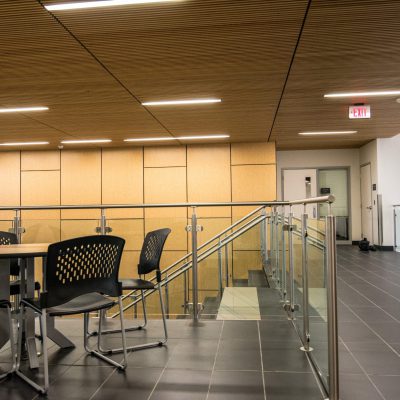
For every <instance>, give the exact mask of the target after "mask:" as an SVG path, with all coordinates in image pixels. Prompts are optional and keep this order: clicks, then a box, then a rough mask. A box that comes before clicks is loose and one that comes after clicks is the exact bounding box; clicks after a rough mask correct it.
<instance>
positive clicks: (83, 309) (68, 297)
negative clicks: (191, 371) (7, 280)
mask: <svg viewBox="0 0 400 400" xmlns="http://www.w3.org/2000/svg"><path fill="white" fill-rule="evenodd" d="M124 244H125V240H124V239H122V238H119V237H116V236H105V235H96V236H86V237H81V238H76V239H71V240H65V241H63V242H59V243H53V244H51V245H50V246H49V250H48V255H47V263H46V270H45V278H46V279H45V283H46V285H45V290H44V291H43V292H42V293H40V297H39V298H38V299H23V300H22V301H21V313H20V318H21V319H20V326H22V323H23V316H24V313H25V308H26V307H29V308H31V309H33V310H34V311H36V312H37V313H39V314H40V324H41V328H42V335H43V364H44V386H43V387H42V386H39V385H38V384H37V383H35V382H33V381H32V380H31V379H29V378H28V377H27V376H26V375H24V374H23V372H22V371H21V370H20V362H21V339H22V329H20V330H19V334H18V357H17V369H16V373H17V375H18V376H20V377H21V378H22V379H23V380H25V381H26V382H27V383H29V384H30V385H31V386H32V387H34V388H35V389H36V390H38V391H40V392H41V393H46V392H47V390H48V388H49V371H48V358H47V326H46V317H47V316H54V317H56V316H64V315H74V314H84V346H85V350H86V351H87V352H88V353H90V354H91V355H93V356H96V357H99V358H101V359H102V360H104V361H106V362H108V363H109V364H111V365H113V366H116V367H118V368H119V369H125V368H126V365H127V349H126V339H125V329H124V319H123V308H122V300H121V296H122V285H121V283H120V282H119V281H118V272H119V266H120V261H121V255H122V251H123V248H124ZM109 296H110V297H109ZM111 297H118V302H117V301H116V300H114V299H112V298H111ZM116 304H118V305H119V311H120V323H121V334H122V349H123V353H124V359H123V362H122V363H118V362H116V361H114V360H112V359H110V358H109V357H106V356H104V355H103V354H101V353H100V352H99V351H96V350H93V349H91V348H89V345H88V336H87V334H86V332H87V327H88V321H89V313H90V312H92V311H99V310H104V309H109V308H111V307H113V306H114V305H116ZM97 346H98V348H99V347H100V336H99V340H98V343H97Z"/></svg>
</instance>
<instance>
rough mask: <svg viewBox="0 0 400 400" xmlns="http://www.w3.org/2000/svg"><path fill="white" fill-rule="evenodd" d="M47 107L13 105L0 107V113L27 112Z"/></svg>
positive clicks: (44, 109) (46, 108)
mask: <svg viewBox="0 0 400 400" xmlns="http://www.w3.org/2000/svg"><path fill="white" fill-rule="evenodd" d="M48 109H49V107H15V108H0V113H14V112H29V111H46V110H48Z"/></svg>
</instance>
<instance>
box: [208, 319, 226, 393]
mask: <svg viewBox="0 0 400 400" xmlns="http://www.w3.org/2000/svg"><path fill="white" fill-rule="evenodd" d="M224 325H225V320H222V327H221V332H220V334H219V339H218V344H217V349H216V351H215V357H214V364H213V367H212V370H211V374H210V382H209V384H208V390H207V395H206V400H208V397H209V396H210V390H211V385H212V378H213V375H214V372H215V365H216V364H217V357H218V352H219V346H220V344H221V340H222V333H223V331H224Z"/></svg>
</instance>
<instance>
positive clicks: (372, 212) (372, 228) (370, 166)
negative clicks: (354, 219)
mask: <svg viewBox="0 0 400 400" xmlns="http://www.w3.org/2000/svg"><path fill="white" fill-rule="evenodd" d="M367 165H369V179H370V182H369V184H370V185H369V187H370V192H371V206H372V208H371V230H372V238H371V240H370V242H371V243H372V244H375V224H374V196H373V193H372V173H371V171H372V165H371V162H370V161H368V162H366V163H364V164H361V165H360V208H361V231H362V226H363V220H362V190H361V168H363V167H366V166H367ZM361 233H362V234H364V232H361ZM361 239H363V238H361Z"/></svg>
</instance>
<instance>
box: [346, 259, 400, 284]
mask: <svg viewBox="0 0 400 400" xmlns="http://www.w3.org/2000/svg"><path fill="white" fill-rule="evenodd" d="M344 261H346V262H347V263H349V260H344ZM350 264H352V265H354V266H355V267H356V268H360V266H359V265H358V264H357V263H356V262H355V261H350ZM341 267H342V268H343V265H341ZM376 268H379V269H380V270H381V271H384V272H387V271H386V270H385V269H384V268H380V267H378V266H377V267H375V269H376ZM365 271H366V272H368V273H369V274H372V275H375V276H377V277H378V278H380V279H382V280H384V281H386V282H389V283H391V284H392V285H395V286H397V287H399V288H400V284H399V283H395V282H393V281H391V280H389V279H387V278H385V277H382V276H381V275H379V274H377V273H376V272H374V271H371V270H369V269H366V270H365ZM389 272H390V271H389ZM393 274H394V273H393ZM395 275H396V276H399V277H400V275H397V274H395ZM357 277H359V275H358V274H357Z"/></svg>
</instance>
